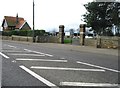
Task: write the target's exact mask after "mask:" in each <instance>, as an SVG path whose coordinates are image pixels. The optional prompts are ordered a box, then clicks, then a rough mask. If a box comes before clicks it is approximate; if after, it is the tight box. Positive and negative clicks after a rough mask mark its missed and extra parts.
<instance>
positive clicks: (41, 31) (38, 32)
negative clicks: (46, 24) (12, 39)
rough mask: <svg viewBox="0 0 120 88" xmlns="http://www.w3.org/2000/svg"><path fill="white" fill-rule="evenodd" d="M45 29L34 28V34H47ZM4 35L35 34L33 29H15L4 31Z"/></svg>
mask: <svg viewBox="0 0 120 88" xmlns="http://www.w3.org/2000/svg"><path fill="white" fill-rule="evenodd" d="M45 34H46V32H45V30H34V36H42V35H45ZM2 35H3V36H12V35H18V36H33V30H20V31H18V30H13V31H2Z"/></svg>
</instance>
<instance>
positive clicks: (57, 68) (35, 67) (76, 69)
mask: <svg viewBox="0 0 120 88" xmlns="http://www.w3.org/2000/svg"><path fill="white" fill-rule="evenodd" d="M30 68H34V69H43V70H44V69H45V70H71V71H72V70H73V71H100V72H105V70H101V69H83V68H60V67H41V66H31V67H30Z"/></svg>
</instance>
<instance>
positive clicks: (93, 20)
mask: <svg viewBox="0 0 120 88" xmlns="http://www.w3.org/2000/svg"><path fill="white" fill-rule="evenodd" d="M84 6H85V8H86V10H87V11H88V12H87V13H85V14H84V15H83V16H84V22H86V23H87V26H89V27H92V29H93V30H94V31H95V32H96V33H97V34H99V35H103V34H105V32H108V31H109V32H110V31H111V30H112V28H111V27H112V26H113V25H116V26H119V25H120V17H119V15H120V3H117V2H90V3H88V4H85V5H84ZM110 28H111V29H110ZM108 29H109V30H108Z"/></svg>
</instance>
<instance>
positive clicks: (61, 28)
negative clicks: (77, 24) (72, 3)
mask: <svg viewBox="0 0 120 88" xmlns="http://www.w3.org/2000/svg"><path fill="white" fill-rule="evenodd" d="M59 42H60V43H61V44H64V25H60V26H59Z"/></svg>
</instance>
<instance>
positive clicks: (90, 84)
mask: <svg viewBox="0 0 120 88" xmlns="http://www.w3.org/2000/svg"><path fill="white" fill-rule="evenodd" d="M60 85H61V86H81V87H85V86H86V87H117V86H118V84H109V83H83V82H60Z"/></svg>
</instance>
